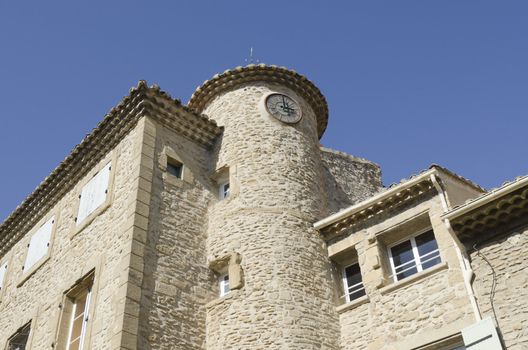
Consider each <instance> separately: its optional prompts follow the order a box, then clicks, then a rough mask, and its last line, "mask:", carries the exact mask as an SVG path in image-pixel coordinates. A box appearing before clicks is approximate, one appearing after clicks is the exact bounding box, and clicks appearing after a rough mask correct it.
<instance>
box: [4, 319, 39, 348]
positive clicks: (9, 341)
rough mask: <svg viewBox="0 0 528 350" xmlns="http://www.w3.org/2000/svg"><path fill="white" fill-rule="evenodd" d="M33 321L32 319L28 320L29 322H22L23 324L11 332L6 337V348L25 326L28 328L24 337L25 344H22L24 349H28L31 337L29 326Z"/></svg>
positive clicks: (31, 332) (31, 329)
mask: <svg viewBox="0 0 528 350" xmlns="http://www.w3.org/2000/svg"><path fill="white" fill-rule="evenodd" d="M32 323H33V320H30V321H29V322H26V323H24V325H22V326H21V327H19V328H18V329H17V330H16V331H15V333H13V334H12V335H11V336H10V337H9V338H8V339H7V343H6V350H10V349H11V345H12V344H10V343H11V341H12V340H13V339H14V338H15V337H17V336H18V335H20V333H21V332H22V331H23V330H25V329H26V328H29V332H28V333H27V339H26V344H25V345H24V349H30V346H31V337H32V335H33V327H31V324H32Z"/></svg>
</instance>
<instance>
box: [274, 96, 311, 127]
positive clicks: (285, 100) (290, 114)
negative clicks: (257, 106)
mask: <svg viewBox="0 0 528 350" xmlns="http://www.w3.org/2000/svg"><path fill="white" fill-rule="evenodd" d="M266 109H267V110H268V112H269V113H270V114H271V115H272V116H273V117H275V118H277V119H278V120H280V121H281V122H284V123H288V124H294V123H297V122H298V121H299V120H301V117H302V114H301V108H300V107H299V104H297V102H295V101H294V100H293V99H292V98H291V97H289V96H286V95H283V94H271V95H269V96H268V97H267V98H266Z"/></svg>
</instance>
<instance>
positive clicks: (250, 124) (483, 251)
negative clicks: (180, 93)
mask: <svg viewBox="0 0 528 350" xmlns="http://www.w3.org/2000/svg"><path fill="white" fill-rule="evenodd" d="M327 123H328V107H327V104H326V101H325V98H324V96H323V95H322V94H321V92H320V91H319V89H318V88H317V87H316V86H315V85H314V84H313V83H312V82H310V81H309V80H308V79H306V78H305V77H303V76H301V75H299V74H297V73H295V72H293V71H290V70H288V69H285V68H281V67H276V66H266V65H250V66H247V67H239V68H236V69H233V70H229V71H226V72H224V73H222V74H219V75H216V76H214V77H213V78H212V79H211V80H209V81H206V82H205V83H204V84H203V85H202V86H200V87H199V88H198V89H197V90H196V92H195V93H194V95H193V96H192V97H191V99H190V101H189V103H188V104H187V105H183V104H182V103H181V102H180V101H179V100H176V99H173V98H172V97H171V96H170V95H168V94H167V93H166V92H163V91H161V90H160V88H159V87H157V86H150V87H149V86H147V84H146V83H145V82H143V81H142V82H140V83H139V84H138V86H137V87H135V88H133V89H131V91H130V94H129V95H128V96H126V97H125V98H124V99H123V100H122V101H121V102H120V103H119V105H117V106H116V107H115V108H114V109H112V110H111V111H110V112H109V113H108V114H107V115H106V116H105V118H104V119H103V120H102V121H101V122H100V123H99V124H98V125H97V127H96V128H95V129H94V130H93V131H92V133H90V134H89V135H88V136H87V137H86V138H85V139H84V140H83V141H82V142H81V143H80V144H79V145H78V146H77V147H76V148H75V149H74V150H73V151H72V153H71V154H70V155H69V156H68V157H67V158H66V159H65V160H64V161H63V162H62V163H61V164H60V165H59V166H58V167H57V168H56V169H55V170H54V171H53V172H52V173H51V174H50V175H49V176H48V177H47V178H46V179H45V180H44V181H43V182H42V183H41V184H40V185H39V186H38V187H37V189H36V190H35V191H34V192H33V193H32V194H31V195H30V196H29V197H28V198H27V199H26V200H25V201H24V202H23V203H22V204H21V205H20V206H18V207H17V208H16V209H15V211H14V212H13V213H12V214H11V215H10V216H9V217H8V218H7V219H6V220H5V222H4V223H3V224H2V225H1V226H0V347H2V346H5V348H6V349H72V350H73V349H265V348H269V349H463V348H467V349H488V348H489V349H499V348H508V349H510V348H511V349H522V348H525V347H528V338H527V337H528V335H527V333H526V322H527V321H526V319H528V317H527V316H528V314H527V312H528V302H527V301H526V298H522V297H521V296H525V294H526V292H525V290H526V289H527V288H526V287H528V278H527V275H526V263H525V262H524V260H523V256H524V255H525V254H526V248H524V245H523V244H522V243H523V242H524V241H525V240H526V233H525V231H526V230H523V226H522V225H523V224H524V222H523V218H524V217H525V216H523V215H521V214H520V213H524V211H523V210H524V208H525V206H524V204H525V202H524V201H525V199H526V193H527V192H526V190H525V192H522V186H524V185H525V181H524V180H523V179H521V180H518V181H516V182H514V183H513V184H510V185H507V186H505V187H504V188H502V189H499V190H497V191H493V192H490V193H487V192H485V191H484V190H483V189H482V188H480V187H479V186H477V185H476V184H474V183H472V182H470V181H468V180H466V179H464V178H462V177H460V176H458V175H456V174H454V173H452V172H450V171H449V170H447V169H444V168H442V167H440V166H432V167H431V168H430V169H428V170H426V171H424V172H423V173H421V174H419V175H417V176H414V177H413V178H411V179H409V180H406V181H403V182H402V183H400V184H397V185H394V186H391V187H389V188H384V187H383V186H382V183H381V171H380V168H379V166H378V165H376V164H374V163H372V162H370V161H368V160H365V159H361V158H357V157H354V156H351V155H348V154H345V153H342V152H337V151H333V150H330V149H327V148H324V147H322V146H321V145H320V143H319V139H320V138H321V136H322V135H323V133H324V130H325V128H326V125H327ZM508 186H513V187H515V189H514V190H511V191H510V192H508V190H507V189H508V188H510V187H508ZM527 186H528V185H527ZM505 188H506V190H505ZM527 188H528V187H527ZM510 189H511V188H510ZM520 189H521V192H520V194H519V193H518V191H519V190H520ZM509 195H516V196H517V197H511V198H510V197H507V198H506V197H504V198H503V197H501V196H509ZM519 196H520V197H519ZM505 198H506V199H505ZM519 198H520V199H519ZM505 200H506V201H507V203H510V204H511V206H509V207H508V208H506V209H505V205H504V204H503V203H505V202H504V201H505ZM494 205H495V206H496V207H497V208H498V209H497V208H495V209H496V210H495V211H494V209H493V208H494V207H493V206H494ZM497 211H499V212H500V213H498V214H497ZM480 222H483V224H479V223H480ZM491 222H493V224H492V223H491ZM499 222H502V223H504V222H506V223H507V224H508V225H504V224H500V223H499ZM493 225H495V226H493ZM506 227H507V228H506ZM499 228H500V229H499ZM499 231H500V232H499ZM512 247H513V248H512ZM506 257H509V258H506ZM510 258H511V259H510ZM490 266H491V267H492V270H488V269H489V268H490ZM490 271H493V273H491V272H490ZM492 287H493V288H492ZM516 297H520V298H516Z"/></svg>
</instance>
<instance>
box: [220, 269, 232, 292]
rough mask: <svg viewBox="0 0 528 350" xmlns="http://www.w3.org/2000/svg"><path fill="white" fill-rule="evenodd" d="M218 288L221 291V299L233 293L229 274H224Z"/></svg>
mask: <svg viewBox="0 0 528 350" xmlns="http://www.w3.org/2000/svg"><path fill="white" fill-rule="evenodd" d="M218 288H219V289H220V293H219V294H220V297H224V296H226V295H227V294H229V292H231V289H230V288H229V274H227V273H226V274H223V275H221V276H220V277H219V278H218Z"/></svg>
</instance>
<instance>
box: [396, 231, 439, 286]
mask: <svg viewBox="0 0 528 350" xmlns="http://www.w3.org/2000/svg"><path fill="white" fill-rule="evenodd" d="M389 258H390V264H391V268H392V273H393V274H392V276H391V277H392V278H393V279H394V281H395V282H396V281H399V280H402V279H404V278H406V277H409V276H412V275H414V274H416V273H418V272H421V271H423V270H426V269H428V268H430V267H432V266H434V265H437V264H439V263H440V262H441V260H440V250H439V249H438V245H437V243H436V239H435V236H434V233H433V231H432V230H429V231H427V232H425V233H422V234H420V235H418V236H415V237H411V238H410V239H408V240H406V241H403V242H400V243H398V244H395V245H393V246H392V247H390V248H389Z"/></svg>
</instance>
